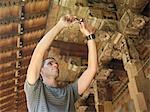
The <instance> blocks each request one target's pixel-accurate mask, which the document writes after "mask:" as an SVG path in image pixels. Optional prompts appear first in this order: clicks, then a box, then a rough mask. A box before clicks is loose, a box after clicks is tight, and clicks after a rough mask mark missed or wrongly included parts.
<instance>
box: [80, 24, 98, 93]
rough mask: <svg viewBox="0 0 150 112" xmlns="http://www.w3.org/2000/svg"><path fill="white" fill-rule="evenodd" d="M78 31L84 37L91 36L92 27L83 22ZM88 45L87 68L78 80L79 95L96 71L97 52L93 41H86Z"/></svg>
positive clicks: (87, 85)
mask: <svg viewBox="0 0 150 112" xmlns="http://www.w3.org/2000/svg"><path fill="white" fill-rule="evenodd" d="M80 30H81V32H82V33H83V34H84V35H85V36H93V35H92V34H93V31H92V27H91V26H88V25H87V24H85V23H84V22H81V24H80ZM87 45H88V67H87V69H86V70H85V71H84V72H83V74H82V75H81V76H80V78H79V80H78V93H79V95H81V94H82V93H83V92H84V91H85V90H86V89H87V88H88V87H89V85H90V83H91V81H92V80H93V78H94V76H95V74H96V71H97V66H98V64H97V51H96V44H95V40H94V39H90V40H88V41H87Z"/></svg>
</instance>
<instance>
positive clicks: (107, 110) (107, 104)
mask: <svg viewBox="0 0 150 112" xmlns="http://www.w3.org/2000/svg"><path fill="white" fill-rule="evenodd" d="M104 112H113V105H112V102H111V101H104Z"/></svg>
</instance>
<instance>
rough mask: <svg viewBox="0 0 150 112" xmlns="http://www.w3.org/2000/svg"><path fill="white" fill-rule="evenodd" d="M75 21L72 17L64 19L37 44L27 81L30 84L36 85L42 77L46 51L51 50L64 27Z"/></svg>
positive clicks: (68, 16)
mask: <svg viewBox="0 0 150 112" xmlns="http://www.w3.org/2000/svg"><path fill="white" fill-rule="evenodd" d="M74 20H75V19H74V17H72V16H70V15H67V16H64V17H62V18H61V19H60V20H59V22H58V23H57V24H56V25H55V26H54V27H53V28H52V29H51V30H50V31H49V32H47V33H46V35H45V36H44V37H43V38H42V39H41V40H40V42H39V43H38V44H37V46H36V48H35V50H34V52H33V55H32V58H31V61H30V64H29V67H28V70H27V81H28V82H29V83H30V84H34V83H35V82H36V81H37V79H38V78H39V76H40V69H41V66H42V61H43V57H44V53H45V51H46V50H47V49H48V48H49V46H50V45H51V43H52V41H53V40H54V38H55V37H56V36H57V34H58V33H59V32H60V31H61V30H62V29H63V28H64V27H66V26H67V25H69V24H71V23H72V22H74Z"/></svg>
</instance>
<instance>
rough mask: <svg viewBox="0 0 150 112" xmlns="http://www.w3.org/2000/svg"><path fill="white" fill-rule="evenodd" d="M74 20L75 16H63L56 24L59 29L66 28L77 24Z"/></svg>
mask: <svg viewBox="0 0 150 112" xmlns="http://www.w3.org/2000/svg"><path fill="white" fill-rule="evenodd" d="M76 18H77V17H76V16H71V15H65V16H63V17H61V18H60V20H59V21H58V23H57V24H58V25H59V26H60V27H68V26H70V25H72V24H74V23H77V22H78V21H77V19H76Z"/></svg>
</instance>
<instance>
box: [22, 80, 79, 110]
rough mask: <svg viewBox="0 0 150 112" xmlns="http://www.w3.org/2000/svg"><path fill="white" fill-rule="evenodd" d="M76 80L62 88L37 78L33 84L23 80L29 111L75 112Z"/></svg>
mask: <svg viewBox="0 0 150 112" xmlns="http://www.w3.org/2000/svg"><path fill="white" fill-rule="evenodd" d="M77 85H78V84H77V81H75V82H74V83H72V84H69V85H68V86H66V87H64V88H55V87H49V86H47V85H45V84H44V83H43V82H42V80H40V79H39V80H37V81H36V83H35V84H34V85H30V84H29V83H28V82H27V80H26V81H25V85H24V90H25V93H26V98H27V107H28V111H29V112H75V106H74V103H75V102H76V100H77V99H78V98H79V94H78V86H77Z"/></svg>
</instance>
